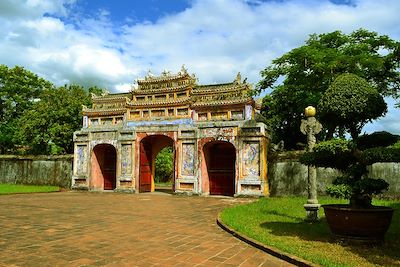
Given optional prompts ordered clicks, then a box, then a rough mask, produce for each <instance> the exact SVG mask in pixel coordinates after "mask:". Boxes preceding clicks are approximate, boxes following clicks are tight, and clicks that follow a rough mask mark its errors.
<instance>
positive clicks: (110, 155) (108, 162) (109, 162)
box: [101, 146, 117, 190]
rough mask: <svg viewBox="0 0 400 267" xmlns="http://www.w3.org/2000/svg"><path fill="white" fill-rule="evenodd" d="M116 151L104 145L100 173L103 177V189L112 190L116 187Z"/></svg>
mask: <svg viewBox="0 0 400 267" xmlns="http://www.w3.org/2000/svg"><path fill="white" fill-rule="evenodd" d="M116 157H117V155H116V152H115V149H114V148H113V147H111V146H109V147H105V149H104V155H103V162H102V165H103V166H102V168H101V169H102V173H103V179H104V190H113V189H115V187H116V167H117V166H116V165H117V164H116V160H117V159H116Z"/></svg>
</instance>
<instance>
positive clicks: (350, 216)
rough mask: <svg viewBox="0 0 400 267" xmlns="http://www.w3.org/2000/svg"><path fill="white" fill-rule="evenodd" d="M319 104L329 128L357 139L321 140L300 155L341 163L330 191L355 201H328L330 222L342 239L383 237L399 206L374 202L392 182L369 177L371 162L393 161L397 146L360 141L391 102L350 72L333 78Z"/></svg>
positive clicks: (309, 160)
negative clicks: (365, 128) (372, 145)
mask: <svg viewBox="0 0 400 267" xmlns="http://www.w3.org/2000/svg"><path fill="white" fill-rule="evenodd" d="M318 107H319V110H320V114H321V116H323V117H325V118H324V121H329V122H330V123H331V125H326V126H327V127H331V129H332V127H333V128H335V127H337V128H338V129H339V131H338V132H339V135H341V134H343V133H344V132H346V131H347V132H349V133H350V134H351V136H352V139H353V141H348V140H344V139H332V140H328V141H325V142H321V143H319V144H317V145H316V146H315V148H314V151H313V152H307V153H305V154H303V155H302V157H301V158H300V162H302V163H303V164H306V165H313V166H317V167H331V168H336V169H339V170H340V171H341V172H342V174H343V175H342V176H340V177H337V178H336V179H335V180H334V181H333V184H332V185H330V186H328V187H327V188H326V192H327V193H328V194H329V195H331V196H334V197H339V198H347V199H349V204H347V205H323V208H324V212H325V216H326V218H327V222H328V225H329V227H330V229H331V231H332V232H333V234H334V235H336V236H337V237H340V238H346V239H357V240H365V241H368V242H381V241H383V238H384V235H385V233H386V231H387V229H388V227H389V225H390V222H391V218H392V214H393V209H391V208H388V207H377V206H373V205H372V197H373V196H374V195H377V194H380V193H382V192H384V191H385V190H387V189H388V187H389V185H388V183H387V182H385V181H384V180H383V179H373V178H372V177H367V175H366V174H367V165H370V164H372V163H374V162H378V161H382V160H383V159H385V161H388V160H392V159H391V157H390V155H392V154H393V149H386V148H371V149H360V147H358V146H357V142H356V140H357V138H358V136H359V134H360V132H361V129H362V127H363V126H364V124H365V123H366V122H368V121H371V120H373V119H376V118H378V117H380V116H381V115H382V114H384V113H385V112H386V103H385V102H384V100H383V98H382V96H380V95H379V93H378V92H377V90H375V89H374V88H373V87H372V86H370V85H369V83H368V82H367V81H366V80H364V79H362V78H360V77H358V76H356V75H354V74H348V73H346V74H342V75H340V76H338V77H337V78H336V79H335V80H334V81H333V82H332V84H331V85H330V86H329V88H328V90H327V91H326V92H325V94H324V95H323V96H322V98H321V101H320V103H319V106H318ZM382 155H384V156H382ZM388 155H389V156H388Z"/></svg>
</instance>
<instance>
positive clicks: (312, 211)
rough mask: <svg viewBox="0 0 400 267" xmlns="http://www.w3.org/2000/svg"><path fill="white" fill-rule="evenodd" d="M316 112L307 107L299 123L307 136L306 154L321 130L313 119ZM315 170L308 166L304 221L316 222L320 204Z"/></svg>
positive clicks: (310, 150) (310, 149)
mask: <svg viewBox="0 0 400 267" xmlns="http://www.w3.org/2000/svg"><path fill="white" fill-rule="evenodd" d="M315 113H316V110H315V108H314V107H311V106H308V107H307V108H306V109H305V115H306V117H307V119H306V120H302V121H301V126H300V130H301V132H302V133H303V134H305V135H307V152H312V151H313V148H314V146H315V143H316V138H315V135H316V134H318V133H319V132H320V131H321V130H322V125H321V123H319V122H318V121H317V119H316V118H315ZM316 176H317V170H316V168H315V167H314V166H308V185H307V192H308V199H307V203H306V204H304V208H305V210H306V218H305V220H306V221H309V222H316V221H318V210H319V208H320V206H321V205H320V204H318V199H317V177H316Z"/></svg>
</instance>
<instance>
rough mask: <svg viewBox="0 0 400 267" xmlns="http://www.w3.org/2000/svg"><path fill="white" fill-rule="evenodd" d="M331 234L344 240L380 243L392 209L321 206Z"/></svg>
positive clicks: (390, 217) (390, 218) (388, 224)
mask: <svg viewBox="0 0 400 267" xmlns="http://www.w3.org/2000/svg"><path fill="white" fill-rule="evenodd" d="M322 207H323V208H324V212H325V217H326V220H327V222H328V225H329V228H330V229H331V231H332V233H333V234H334V235H335V236H336V237H338V238H340V239H346V240H358V241H365V242H382V241H383V240H384V237H385V233H386V232H387V230H388V228H389V226H390V223H391V221H392V215H393V211H394V210H393V209H392V208H389V207H381V206H374V207H373V208H371V209H352V208H349V206H348V205H340V204H332V205H322Z"/></svg>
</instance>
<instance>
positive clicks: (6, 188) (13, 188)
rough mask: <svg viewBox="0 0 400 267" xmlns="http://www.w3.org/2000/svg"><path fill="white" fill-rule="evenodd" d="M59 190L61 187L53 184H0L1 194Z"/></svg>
mask: <svg viewBox="0 0 400 267" xmlns="http://www.w3.org/2000/svg"><path fill="white" fill-rule="evenodd" d="M58 191H60V187H58V186H51V185H21V184H0V195H7V194H20V193H49V192H58Z"/></svg>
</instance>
